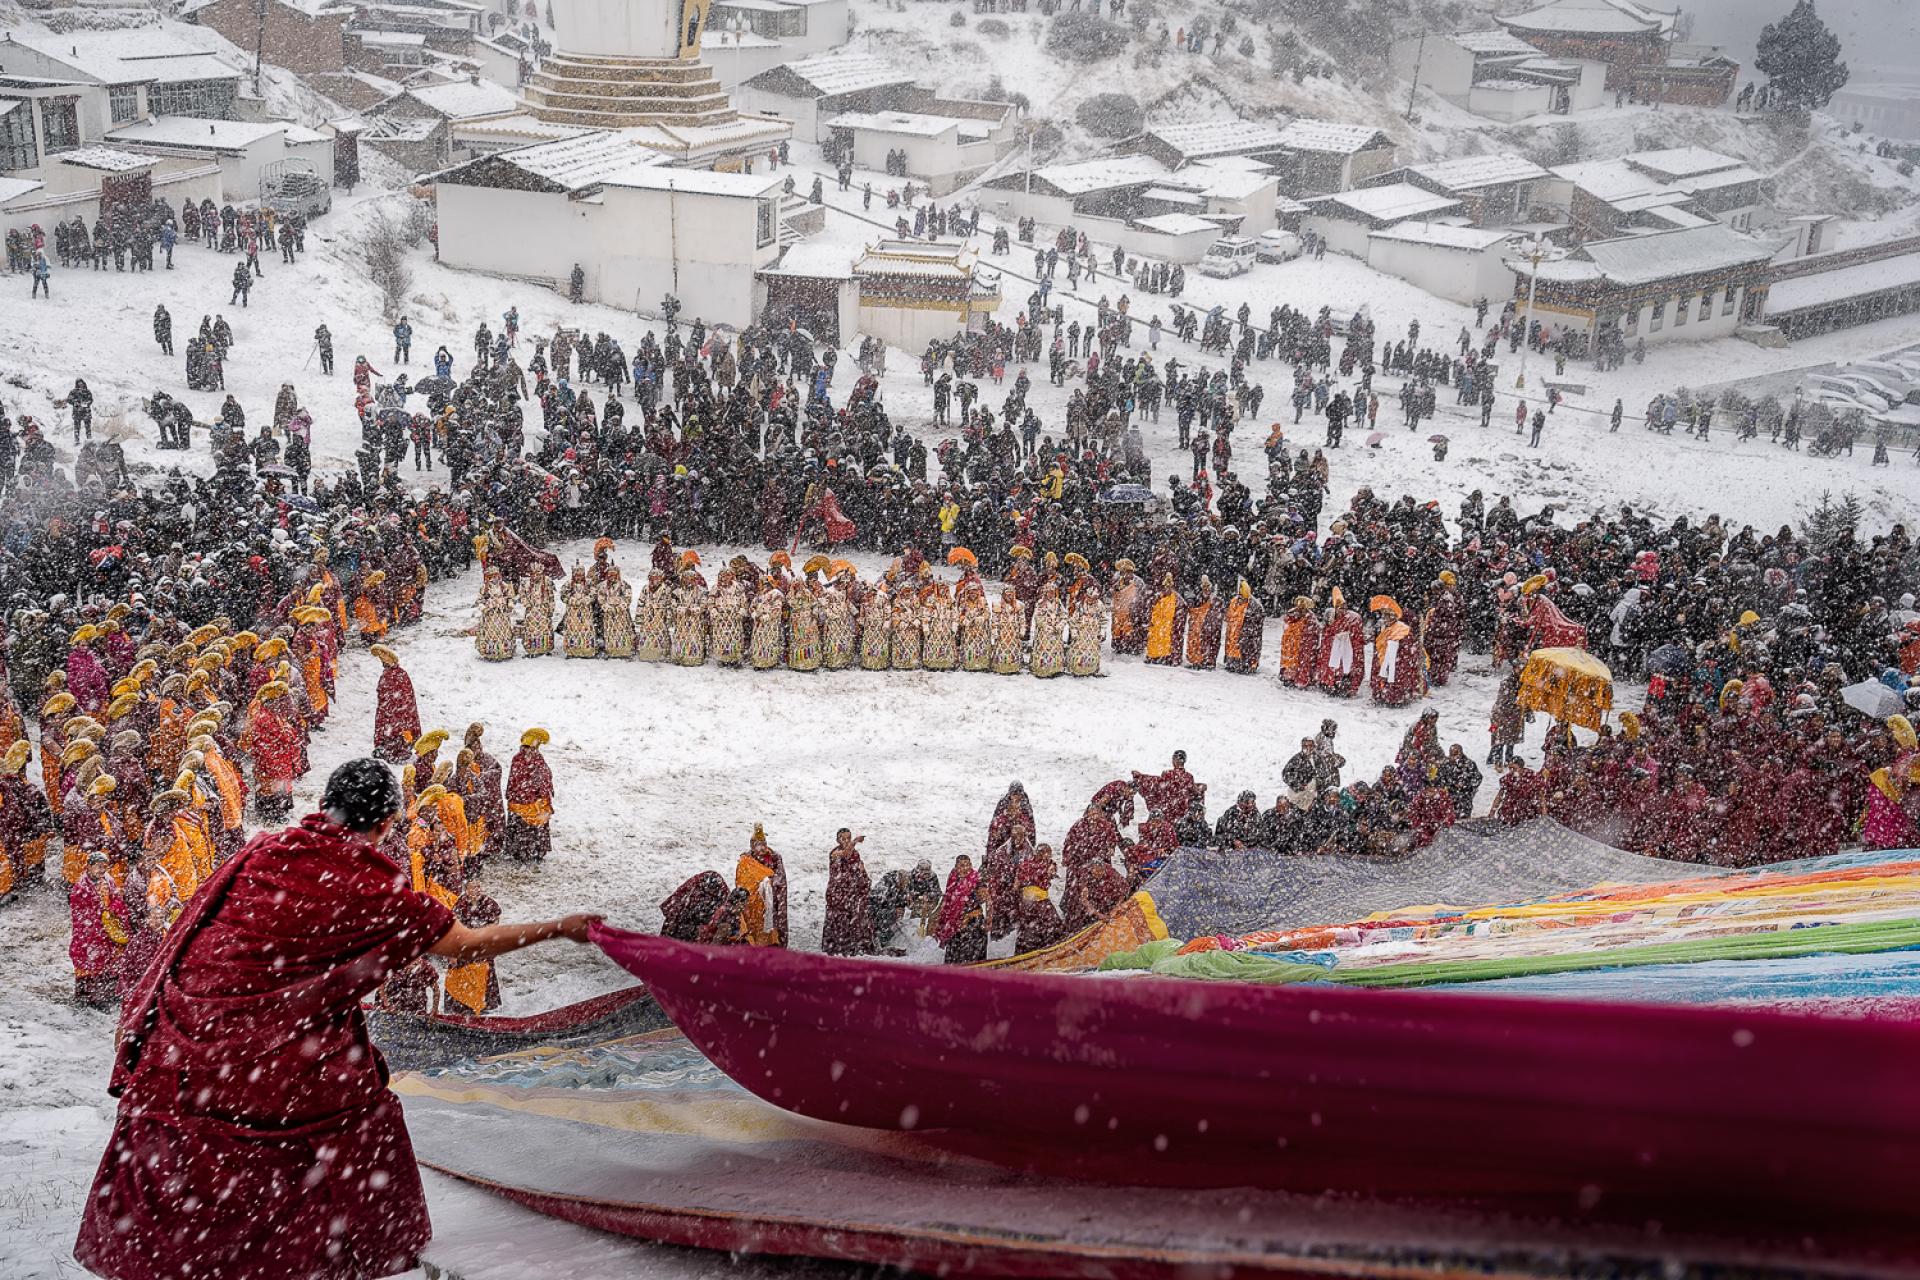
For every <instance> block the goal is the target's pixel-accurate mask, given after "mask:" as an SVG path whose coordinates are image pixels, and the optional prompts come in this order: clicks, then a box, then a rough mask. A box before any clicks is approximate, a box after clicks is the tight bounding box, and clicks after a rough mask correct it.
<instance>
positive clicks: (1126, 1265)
mask: <svg viewBox="0 0 1920 1280" xmlns="http://www.w3.org/2000/svg"><path fill="white" fill-rule="evenodd" d="M394 1087H395V1088H396V1089H397V1090H398V1091H399V1092H400V1094H401V1095H402V1097H403V1099H404V1101H405V1104H406V1111H407V1123H408V1127H409V1129H410V1131H411V1133H412V1137H413V1142H414V1146H415V1149H416V1151H417V1152H418V1154H419V1157H420V1159H421V1162H422V1163H423V1164H425V1165H427V1166H428V1167H430V1168H434V1169H438V1170H440V1171H442V1172H445V1173H448V1174H451V1175H453V1176H455V1177H458V1178H461V1179H464V1180H467V1181H470V1182H474V1183H477V1184H479V1185H482V1186H485V1187H487V1188H489V1189H491V1190H493V1191H495V1192H498V1193H499V1194H502V1195H505V1196H507V1197H508V1198H510V1199H513V1200H515V1201H517V1202H519V1203H521V1204H524V1205H526V1206H528V1207H530V1208H533V1209H536V1210H538V1211H541V1212H544V1213H547V1214H551V1215H553V1216H556V1217H559V1218H563V1219H566V1220H568V1221H572V1222H576V1223H580V1224H583V1225H586V1226H590V1227H594V1228H598V1229H602V1230H608V1231H614V1232H617V1233H620V1234H624V1235H630V1236H638V1237H642V1238H646V1239H653V1240H660V1241H665V1242H669V1243H677V1244H685V1245H692V1246H696V1247H703V1248H713V1249H727V1250H735V1251H743V1252H764V1253H774V1254H787V1255H805V1256H814V1257H824V1258H836V1259H850V1260H859V1261H867V1262H875V1263H885V1264H891V1265H898V1266H902V1267H905V1268H909V1269H912V1270H917V1271H925V1272H928V1273H936V1274H939V1273H946V1274H976V1275H1016V1274H1024V1275H1036V1274H1041V1275H1053V1276H1113V1277H1127V1276H1157V1275H1176V1274H1189V1275H1191V1274H1204V1275H1221V1276H1231V1275H1242V1276H1252V1275H1281V1274H1284V1275H1291V1276H1315V1275H1325V1276H1337V1275H1353V1274H1376V1275H1377V1274H1386V1273H1388V1272H1392V1273H1394V1274H1408V1275H1423V1276H1451V1275H1476V1276H1514V1277H1523V1276H1559V1275H1564V1274H1567V1271H1568V1268H1569V1266H1570V1262H1569V1259H1575V1260H1577V1261H1578V1263H1579V1264H1581V1265H1585V1266H1588V1267H1590V1268H1594V1269H1596V1270H1595V1271H1594V1273H1595V1274H1608V1275H1614V1276H1623V1277H1631V1276H1645V1277H1649V1280H1651V1278H1652V1277H1655V1276H1661V1277H1666V1276H1673V1275H1676V1274H1683V1275H1684V1274H1700V1273H1701V1270H1700V1269H1701V1268H1704V1267H1706V1266H1707V1264H1708V1263H1709V1261H1711V1262H1716V1263H1718V1262H1735V1263H1745V1264H1751V1265H1753V1266H1755V1267H1757V1268H1760V1269H1761V1270H1764V1269H1765V1267H1766V1265H1767V1264H1768V1263H1777V1262H1779V1261H1780V1260H1781V1258H1782V1257H1783V1256H1784V1255H1783V1253H1782V1252H1781V1245H1780V1242H1779V1241H1770V1240H1768V1239H1766V1238H1765V1237H1764V1235H1762V1236H1759V1237H1756V1238H1755V1239H1753V1240H1746V1239H1730V1238H1727V1237H1725V1236H1713V1235H1700V1234H1694V1235H1689V1234H1687V1233H1685V1232H1682V1231H1669V1232H1668V1233H1666V1234H1664V1235H1660V1236H1654V1237H1649V1236H1645V1235H1643V1234H1642V1233H1640V1232H1639V1231H1637V1230H1633V1229H1628V1228H1623V1227H1621V1226H1619V1225H1618V1224H1613V1225H1608V1224H1605V1223H1600V1222H1585V1223H1579V1224H1573V1223H1569V1222H1568V1221H1566V1220H1557V1221H1556V1220H1555V1219H1553V1218H1550V1217H1540V1218H1534V1219H1528V1218H1522V1217H1514V1216H1512V1215H1510V1214H1500V1213H1493V1212H1481V1211H1474V1210H1469V1209H1463V1208H1459V1207H1423V1206H1419V1205H1416V1204H1409V1203H1404V1202H1399V1203H1391V1202H1387V1201H1380V1200H1374V1199H1370V1198H1366V1197H1346V1196H1334V1197H1326V1196H1318V1195H1302V1194H1296V1193H1290V1192H1284V1191H1274V1190H1256V1189H1251V1188H1235V1189H1231V1190H1227V1191H1221V1190H1193V1189H1179V1188H1165V1187H1152V1186H1125V1185H1112V1184H1109V1183H1091V1182H1083V1181H1079V1180H1074V1179H1068V1178H1058V1177H1044V1176H1038V1175H1034V1174H1029V1173H1020V1172H1014V1171H1012V1170H1011V1169H1009V1168H1006V1167H1003V1166H1002V1165H1000V1164H998V1163H995V1162H991V1161H988V1160H985V1159H981V1158H978V1157H976V1156H974V1155H970V1154H967V1153H965V1152H963V1151H960V1150H958V1149H956V1148H955V1147H954V1146H952V1145H949V1144H947V1143H945V1142H943V1141H941V1140H940V1139H939V1138H938V1137H933V1136H928V1135H922V1134H917V1133H912V1132H904V1131H882V1130H875V1129H859V1128H853V1127H850V1126H843V1125H836V1124H829V1123H824V1122H821V1121H818V1120H809V1119H806V1118H803V1117H801V1116H797V1115H793V1114H791V1113H789V1112H786V1111H783V1110H781V1109H779V1108H777V1107H775V1106H772V1105H771V1104H769V1103H767V1102H764V1101H762V1100H761V1099H759V1098H757V1097H755V1096H754V1095H753V1094H751V1093H749V1092H747V1091H746V1090H745V1089H743V1088H742V1087H741V1086H739V1085H738V1084H736V1083H735V1082H734V1081H733V1080H731V1079H729V1078H728V1077H727V1076H726V1075H725V1074H724V1073H723V1072H721V1071H720V1069H719V1068H717V1067H716V1066H714V1065H713V1063H712V1062H710V1061H709V1060H708V1059H707V1058H706V1057H705V1056H704V1055H703V1054H701V1053H700V1051H699V1050H697V1049H696V1048H694V1046H693V1045H692V1044H691V1043H690V1042H689V1041H688V1040H687V1039H686V1038H685V1037H683V1036H682V1035H680V1034H679V1033H678V1032H676V1031H671V1030H668V1031H658V1032H653V1033H649V1034H644V1035H639V1036H633V1037H628V1038H623V1039H617V1040H613V1041H609V1042H606V1043H603V1044H597V1045H591V1046H586V1047H577V1048H569V1049H533V1050H528V1051H524V1052H521V1053H515V1054H509V1055H505V1056H502V1057H496V1058H489V1059H484V1060H479V1061H473V1062H468V1063H463V1064H460V1065H457V1066H454V1067H449V1068H444V1069H439V1070H434V1071H428V1072H419V1073H412V1074H407V1075H402V1076H400V1077H397V1078H396V1080H395V1082H394ZM1788 1252H1792V1251H1791V1250H1789V1251H1788ZM1845 1258H1846V1254H1845V1253H1844V1251H1841V1252H1839V1253H1838V1254H1835V1253H1831V1252H1829V1251H1828V1250H1827V1249H1826V1248H1824V1247H1816V1248H1814V1249H1813V1250H1812V1251H1811V1252H1810V1253H1807V1254H1803V1255H1800V1256H1798V1257H1796V1258H1795V1259H1794V1261H1795V1263H1796V1265H1798V1266H1800V1267H1802V1268H1804V1269H1805V1272H1804V1273H1806V1274H1813V1273H1817V1272H1819V1271H1820V1270H1822V1269H1824V1268H1827V1267H1831V1266H1834V1265H1835V1264H1836V1262H1841V1261H1843V1260H1844V1259H1845ZM1856 1260H1857V1259H1856ZM1676 1268H1678V1270H1676ZM1843 1269H1844V1267H1843Z"/></svg>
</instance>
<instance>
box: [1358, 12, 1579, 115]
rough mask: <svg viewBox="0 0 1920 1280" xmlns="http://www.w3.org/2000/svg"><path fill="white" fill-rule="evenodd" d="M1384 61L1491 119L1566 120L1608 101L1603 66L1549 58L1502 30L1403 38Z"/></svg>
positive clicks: (1422, 85) (1577, 59)
mask: <svg viewBox="0 0 1920 1280" xmlns="http://www.w3.org/2000/svg"><path fill="white" fill-rule="evenodd" d="M1387 58H1388V62H1389V64H1390V65H1391V66H1392V67H1393V69H1394V71H1395V72H1396V73H1397V74H1398V75H1400V76H1401V77H1403V78H1405V79H1407V80H1410V81H1413V82H1414V83H1416V84H1418V85H1419V86H1420V87H1421V88H1424V89H1428V90H1430V91H1432V92H1433V93H1434V94H1435V95H1436V96H1438V97H1440V98H1444V99H1446V100H1447V101H1448V102H1451V103H1453V104H1454V105H1455V106H1458V107H1465V108H1466V109H1467V110H1469V111H1471V112H1473V113H1474V114H1475V115H1481V116H1486V117H1487V118H1488V119H1491V120H1501V121H1508V122H1511V121H1514V120H1523V119H1526V118H1527V117H1529V116H1537V115H1565V114H1568V113H1569V112H1574V111H1587V110H1591V109H1592V108H1594V107H1598V106H1601V105H1603V104H1604V103H1605V101H1606V99H1607V64H1606V63H1604V62H1601V61H1598V60H1589V59H1579V58H1567V57H1561V58H1556V57H1549V56H1547V55H1546V54H1545V53H1543V52H1542V51H1541V50H1539V49H1537V48H1535V47H1534V46H1533V45H1531V44H1529V43H1528V42H1527V41H1525V40H1522V39H1521V38H1520V37H1519V36H1517V35H1515V34H1514V33H1513V32H1511V31H1507V30H1505V29H1502V28H1495V29H1493V30H1488V31H1467V32H1462V33H1460V34H1458V35H1446V34H1442V33H1439V32H1428V33H1427V34H1426V35H1424V36H1406V37H1403V38H1401V39H1399V40H1396V41H1394V42H1393V45H1392V46H1391V48H1390V49H1389V51H1388V55H1387Z"/></svg>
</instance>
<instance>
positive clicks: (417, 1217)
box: [74, 815, 453, 1280]
mask: <svg viewBox="0 0 1920 1280" xmlns="http://www.w3.org/2000/svg"><path fill="white" fill-rule="evenodd" d="M452 924H453V916H452V914H451V913H450V912H449V911H448V910H447V909H446V908H445V907H443V906H441V905H440V904H439V903H437V902H434V901H433V900H432V899H431V898H428V897H426V896H425V895H423V894H418V893H414V892H413V891H412V890H411V889H410V888H409V887H408V880H407V877H406V875H405V874H404V873H403V872H402V871H401V870H400V868H399V867H397V866H395V865H394V864H393V863H392V862H391V861H389V860H388V859H386V858H384V857H382V856H381V855H380V854H379V853H378V852H377V851H375V850H373V849H371V848H369V847H367V846H366V845H365V844H363V843H360V842H358V841H354V840H350V839H349V838H348V836H347V833H346V832H345V831H343V830H341V829H340V828H338V827H335V826H332V825H330V824H328V823H327V822H326V821H324V820H323V819H321V818H320V817H319V816H318V815H313V816H309V817H307V818H306V819H304V820H303V821H302V822H301V824H300V825H299V826H297V827H290V828H288V829H287V830H285V831H280V832H275V833H274V834H272V835H266V836H259V837H256V838H255V839H254V840H253V841H252V842H250V843H249V844H248V845H247V847H246V848H245V849H243V850H241V851H240V853H239V854H238V855H236V856H235V857H234V858H233V859H232V860H230V861H229V862H228V863H227V864H226V865H225V866H223V867H221V868H220V870H219V871H217V872H215V873H214V875H213V876H212V878H211V879H209V880H208V881H207V882H206V884H204V885H202V886H201V888H200V891H199V892H198V893H196V894H195V895H194V897H193V899H192V901H191V902H189V903H188V904H187V908H186V910H185V911H184V912H183V913H182V915H181V917H180V919H179V920H178V921H176V922H175V924H174V927H173V928H172V929H171V930H170V931H169V932H168V933H167V935H166V939H165V942H164V944H163V946H162V948H161V951H160V953H159V955H158V956H157V957H156V958H155V960H154V963H153V964H151V965H150V966H149V967H148V969H147V972H146V976H145V977H144V978H143V979H142V980H141V982H140V985H139V987H138V988H137V989H136V990H135V991H134V992H133V994H132V996H131V997H130V998H129V999H128V1001H127V1003H126V1006H125V1008H124V1010H123V1012H122V1015H121V1022H120V1039H119V1048H118V1052H117V1054H116V1057H115V1062H114V1070H113V1080H112V1084H111V1086H110V1091H111V1092H112V1093H114V1094H115V1095H117V1096H118V1097H119V1098H120V1112H119V1116H118V1118H117V1119H116V1121H115V1123H114V1130H113V1136H112V1139H111V1141H110V1142H109V1144H108V1147H107V1151H106V1154H105V1155H104V1156H103V1157H102V1159H101V1161H100V1169H99V1172H98V1173H97V1174H96V1175H95V1180H94V1187H93V1193H92V1194H91V1195H89V1196H88V1197H87V1199H86V1215H85V1217H84V1219H83V1220H82V1222H81V1226H80V1237H79V1239H78V1241H77V1242H76V1243H75V1245H74V1256H75V1258H77V1259H78V1260H79V1262H80V1263H81V1265H83V1266H85V1267H86V1268H88V1269H89V1270H90V1271H93V1272H94V1273H96V1274H98V1275H102V1276H109V1277H115V1278H117V1280H147V1278H148V1277H154V1276H184V1275H193V1276H196V1277H201V1278H203V1280H223V1278H229V1277H230V1278H233V1280H238V1278H240V1277H249V1278H253V1277H264V1276H301V1277H325V1278H326V1280H358V1278H359V1277H371V1276H379V1275H386V1274H389V1273H391V1272H394V1271H400V1270H405V1269H407V1268H409V1267H411V1266H413V1265H414V1264H415V1255H416V1254H417V1253H418V1251H419V1249H420V1247H421V1246H422V1245H424V1244H425V1243H426V1242H427V1240H428V1238H429V1237H430V1236H431V1235H432V1228H431V1226H430V1224H429V1223H428V1221H427V1204H426V1196H425V1193H424V1192H423V1191H422V1189H421V1186H420V1173H419V1170H418V1168H417V1167H416V1166H415V1164H414V1158H413V1146H412V1144H411V1143H410V1142H409V1141H408V1139H407V1130H406V1125H405V1123H404V1122H403V1120H402V1118H401V1112H400V1100H399V1099H398V1098H396V1097H395V1096H394V1095H393V1094H392V1093H391V1092H389V1091H388V1089H387V1087H386V1083H387V1071H386V1064H385V1062H384V1061H383V1060H382V1059H381V1057H380V1054H379V1051H378V1050H376V1049H375V1048H374V1046H373V1042H372V1040H370V1039H369V1038H368V1036H367V1027H366V1022H365V1019H364V1018H363V1017H362V1016H361V1013H360V1002H361V1000H363V999H364V998H365V997H366V996H368V995H370V994H371V993H372V992H373V991H374V989H375V988H377V987H378V986H379V985H380V983H381V982H382V981H384V980H385V979H386V978H387V976H388V975H389V974H391V973H393V972H395V971H396V970H399V969H403V968H405V967H407V966H408V965H410V964H412V963H413V962H414V961H415V960H417V959H419V958H420V957H421V956H422V955H424V954H425V953H426V951H427V949H428V948H429V947H431V946H432V945H433V944H434V943H435V942H437V941H438V940H439V939H440V938H441V937H442V936H444V935H445V934H446V932H447V930H448V928H450V927H451V926H452ZM190 1199H191V1200H193V1201H196V1202H197V1203H194V1204H191V1205H189V1204H188V1201H189V1200H190Z"/></svg>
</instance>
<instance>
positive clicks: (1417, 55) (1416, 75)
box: [1407, 27, 1427, 123]
mask: <svg viewBox="0 0 1920 1280" xmlns="http://www.w3.org/2000/svg"><path fill="white" fill-rule="evenodd" d="M1426 60H1427V29H1426V28H1425V27H1422V28H1420V44H1419V46H1418V47H1417V48H1416V49H1415V50H1414V53H1413V83H1412V84H1410V85H1408V86H1407V121H1408V123H1412V121H1413V95H1414V94H1416V93H1418V92H1420V67H1421V64H1423V63H1425V62H1426Z"/></svg>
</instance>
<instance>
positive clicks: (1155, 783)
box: [1133, 751, 1205, 822]
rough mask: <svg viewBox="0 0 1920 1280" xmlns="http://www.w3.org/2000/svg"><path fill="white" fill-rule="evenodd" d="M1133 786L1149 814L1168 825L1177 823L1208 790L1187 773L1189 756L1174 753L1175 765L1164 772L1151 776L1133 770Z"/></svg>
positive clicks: (1182, 752) (1184, 753)
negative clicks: (1164, 820) (1145, 804)
mask: <svg viewBox="0 0 1920 1280" xmlns="http://www.w3.org/2000/svg"><path fill="white" fill-rule="evenodd" d="M1133 786H1134V789H1135V790H1136V791H1138V792H1139V793H1140V798H1141V799H1142V800H1144V801H1146V802H1147V813H1148V814H1149V815H1151V816H1153V817H1156V818H1165V819H1166V820H1167V821H1168V822H1178V821H1180V819H1182V818H1184V817H1186V816H1187V810H1188V809H1190V808H1192V807H1193V802H1194V801H1195V800H1196V799H1198V798H1199V796H1200V795H1201V793H1202V792H1203V791H1204V790H1205V788H1203V787H1202V786H1201V785H1200V784H1199V783H1197V782H1195V781H1194V780H1193V775H1192V774H1190V773H1188V772H1187V753H1186V752H1184V751H1176V752H1174V753H1173V765H1172V767H1170V768H1169V769H1167V770H1166V771H1165V772H1164V773H1158V774H1149V773H1141V772H1140V771H1139V770H1137V769H1136V770H1134V774H1133Z"/></svg>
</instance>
